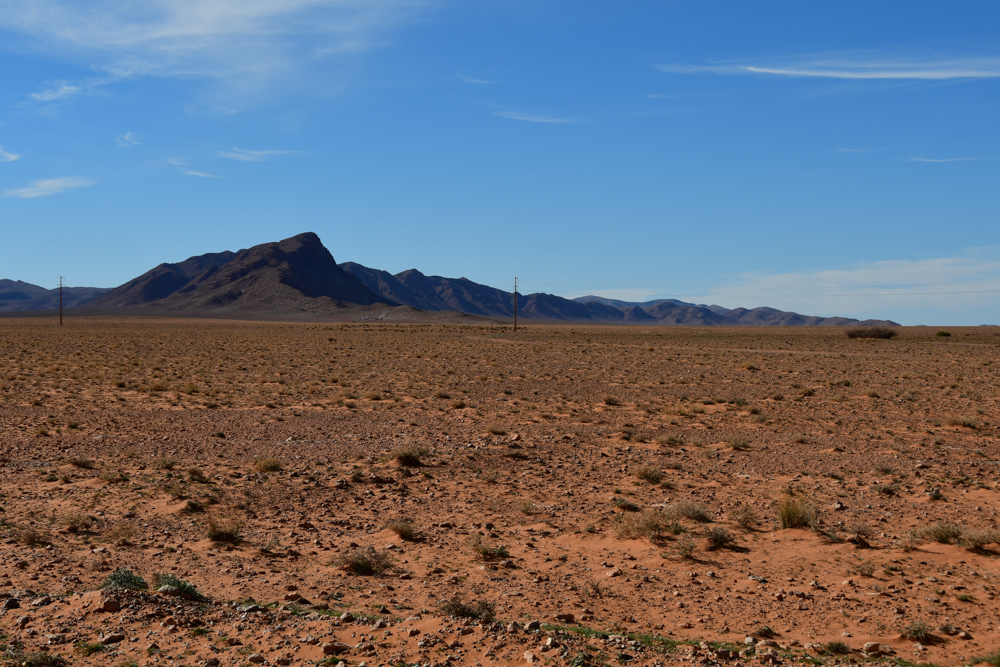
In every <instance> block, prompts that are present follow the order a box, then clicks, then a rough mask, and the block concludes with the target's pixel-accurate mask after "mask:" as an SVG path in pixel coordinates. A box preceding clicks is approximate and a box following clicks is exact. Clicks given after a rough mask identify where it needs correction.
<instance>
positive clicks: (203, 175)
mask: <svg viewBox="0 0 1000 667" xmlns="http://www.w3.org/2000/svg"><path fill="white" fill-rule="evenodd" d="M184 175H185V176H198V177H199V178H222V176H218V175H216V174H206V173H205V172H203V171H185V172H184Z"/></svg>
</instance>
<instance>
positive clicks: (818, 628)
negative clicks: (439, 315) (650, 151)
mask: <svg viewBox="0 0 1000 667" xmlns="http://www.w3.org/2000/svg"><path fill="white" fill-rule="evenodd" d="M935 332H936V330H934V329H919V328H913V329H903V330H902V335H901V336H899V337H898V338H895V339H893V340H865V339H857V340H849V339H848V338H846V337H845V336H844V332H843V330H841V329H834V328H822V329H821V328H816V329H812V328H795V329H761V328H741V329H729V328H711V329H700V328H662V327H661V328H638V327H594V326H573V325H564V326H551V327H540V326H531V327H528V328H525V329H524V330H522V331H518V332H517V333H516V334H514V333H513V332H512V331H511V330H510V328H509V327H501V326H493V325H467V326H458V325H428V324H422V325H421V324H412V325H406V324H385V323H382V324H367V323H366V324H346V323H331V324H316V323H312V324H289V323H260V322H254V323H248V322H227V321H205V320H180V319H142V318H135V319H114V318H92V319H70V320H68V321H67V325H66V326H65V327H62V328H59V327H58V326H56V325H55V323H54V321H53V320H51V319H3V320H0V359H3V365H2V368H0V436H2V437H0V493H2V496H0V507H2V511H0V607H3V608H4V611H3V612H2V615H0V637H2V639H0V649H2V651H3V652H2V653H0V658H3V659H5V660H8V661H11V662H15V663H16V664H25V663H26V664H28V665H35V666H41V665H46V664H66V663H68V664H74V665H86V664H93V665H122V666H124V665H146V664H157V665H212V664H220V665H244V664H254V663H259V664H288V665H312V664H324V663H325V664H333V663H334V662H335V661H336V660H343V661H346V663H347V664H349V665H361V664H364V665H366V666H368V667H375V666H381V665H401V664H405V665H413V664H422V665H431V666H434V665H445V664H450V665H456V666H458V665H524V664H527V662H532V663H534V664H551V665H577V666H581V667H582V666H584V665H595V666H596V665H654V664H660V665H666V664H677V663H679V662H687V661H691V662H695V663H699V664H706V663H720V664H761V663H765V664H772V663H778V662H781V663H797V662H803V661H806V660H809V659H815V660H818V661H820V662H823V663H828V664H838V663H845V664H846V663H848V662H852V661H853V662H873V663H874V662H888V663H892V662H902V661H909V662H912V663H936V664H941V665H957V664H968V663H969V662H971V661H972V660H973V659H974V658H976V657H978V656H987V655H989V654H991V653H993V652H994V651H996V650H997V649H1000V637H998V626H997V623H998V620H997V610H998V607H1000V603H998V601H997V600H996V599H995V596H996V592H997V589H996V587H997V586H998V585H1000V581H998V576H1000V569H998V567H997V560H996V559H997V556H998V553H1000V551H998V550H1000V545H998V544H997V540H998V539H1000V533H998V532H996V531H997V509H998V506H997V498H998V495H997V474H996V471H997V466H998V461H1000V447H998V444H997V443H998V441H997V437H996V435H997V432H996V426H995V425H996V424H997V423H998V421H1000V416H998V414H997V407H998V404H997V400H998V390H997V383H996V369H997V366H998V363H997V362H998V357H1000V336H998V335H997V334H996V333H994V330H993V329H989V328H976V329H971V328H970V329H951V330H950V333H951V335H950V336H935V335H934V334H935ZM407 464H408V465H407ZM782 507H784V508H785V509H786V510H787V509H789V508H793V507H798V508H799V509H800V510H802V512H803V513H804V515H805V519H806V521H805V523H806V525H805V526H804V527H800V528H788V529H783V528H782V527H781V524H780V520H779V509H780V508H782ZM401 520H408V521H401ZM212 527H214V528H215V530H216V531H217V533H218V531H223V529H228V530H229V531H230V532H236V533H238V535H234V536H230V537H232V538H233V539H231V540H230V541H213V540H212V539H210V537H209V532H210V528H212ZM408 529H409V530H412V534H410V533H409V532H408ZM215 536H216V537H219V535H218V534H216V535H215ZM712 536H714V537H715V538H716V541H717V543H718V544H716V546H717V547H718V548H714V549H713V548H712V547H713V545H712V542H711V540H710V538H711V537H712ZM727 536H728V538H729V539H731V541H729V539H727ZM223 537H225V536H224V535H223ZM369 547H370V548H371V549H370V550H369V551H368V553H369V555H374V557H375V559H376V561H378V562H377V563H376V565H379V564H380V565H383V566H384V567H385V568H386V569H385V571H384V572H383V573H382V574H381V575H371V574H358V573H354V572H352V571H350V567H349V566H350V564H351V563H354V564H355V565H357V562H358V561H357V559H356V556H358V554H363V553H364V552H365V550H366V549H367V548H369ZM119 568H126V569H127V570H129V571H130V572H132V573H134V574H136V575H139V576H141V577H142V578H143V579H145V581H146V582H147V583H148V584H149V588H148V589H147V590H141V591H130V590H122V589H120V588H115V587H113V586H111V587H107V588H103V589H101V588H100V587H101V586H102V584H104V583H106V582H108V580H109V577H110V578H111V579H113V580H114V579H116V577H112V576H111V575H112V574H113V573H114V572H115V571H116V570H119ZM120 574H121V573H120V572H119V576H118V577H117V580H119V581H120V580H121V576H120ZM163 575H170V576H171V577H172V578H170V577H168V578H167V579H165V580H164V578H163ZM177 579H180V580H181V586H180V589H181V590H178V586H177V585H176V584H178V581H177ZM164 583H167V584H173V586H172V587H169V586H168V587H167V588H163V584H164ZM184 584H190V585H191V586H193V587H195V589H196V590H197V592H198V593H200V594H201V595H202V596H203V599H201V600H198V599H190V598H193V597H194V596H191V595H189V596H188V597H187V598H185V597H184V596H181V595H178V593H183V592H184V591H185V590H186V588H185V586H184ZM161 589H162V590H161ZM459 601H461V604H458V602H459ZM455 613H458V614H459V616H458V617H456V616H453V615H452V614H455ZM462 614H465V616H462ZM476 614H478V615H479V617H478V618H476V617H475V616H476ZM768 630H770V631H771V632H768ZM772 633H773V634H772ZM748 637H753V639H750V640H748V639H747V638H748ZM748 642H749V643H748ZM755 642H756V643H755ZM870 642H877V643H878V644H879V645H880V647H879V648H878V649H876V648H875V647H873V646H869V651H868V652H867V653H866V654H865V653H862V648H863V647H864V646H865V645H866V644H868V643H870ZM840 651H846V653H843V654H841V653H840ZM880 654H881V655H880ZM60 659H62V660H65V661H66V663H60V662H59V660H60ZM213 661H218V662H217V663H216V662H213Z"/></svg>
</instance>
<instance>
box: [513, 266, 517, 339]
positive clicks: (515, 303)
mask: <svg viewBox="0 0 1000 667" xmlns="http://www.w3.org/2000/svg"><path fill="white" fill-rule="evenodd" d="M514 331H517V276H514Z"/></svg>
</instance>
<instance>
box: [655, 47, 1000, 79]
mask: <svg viewBox="0 0 1000 667" xmlns="http://www.w3.org/2000/svg"><path fill="white" fill-rule="evenodd" d="M655 67H656V69H658V70H660V71H661V72H666V73H668V74H723V75H758V76H760V75H765V76H774V77H785V78H822V79H853V80H892V79H895V80H913V81H947V80H952V79H993V78H998V77H1000V57H993V56H991V57H983V58H964V59H918V58H912V59H900V58H887V57H879V56H870V55H868V56H866V55H863V54H853V55H852V54H848V55H839V56H825V57H807V58H799V59H788V60H781V61H773V62H770V63H768V62H730V63H722V64H711V65H684V64H671V65H656V66H655Z"/></svg>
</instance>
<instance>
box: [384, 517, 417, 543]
mask: <svg viewBox="0 0 1000 667" xmlns="http://www.w3.org/2000/svg"><path fill="white" fill-rule="evenodd" d="M382 527H383V528H386V529H387V530H391V531H392V532H394V533H396V535H398V536H399V538H400V539H402V540H407V541H411V540H413V539H414V538H415V537H416V536H417V531H416V528H415V527H414V525H413V519H410V518H408V517H398V518H396V519H389V520H388V521H386V522H385V523H384V524H383V525H382Z"/></svg>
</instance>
